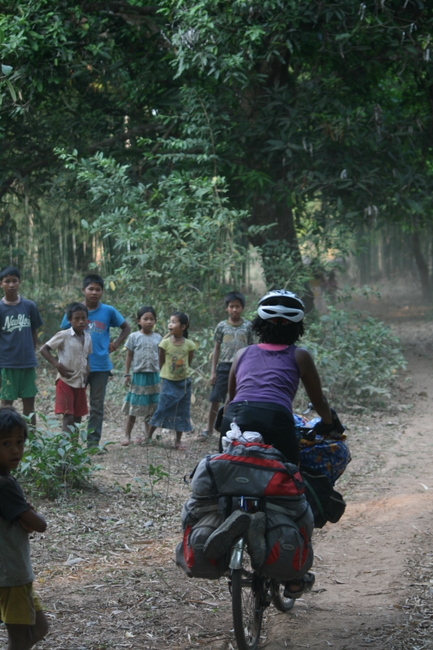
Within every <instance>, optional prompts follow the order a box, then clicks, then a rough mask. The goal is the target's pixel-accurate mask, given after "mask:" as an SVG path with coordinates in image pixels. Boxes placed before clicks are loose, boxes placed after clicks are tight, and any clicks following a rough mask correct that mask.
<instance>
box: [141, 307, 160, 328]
mask: <svg viewBox="0 0 433 650" xmlns="http://www.w3.org/2000/svg"><path fill="white" fill-rule="evenodd" d="M147 313H149V314H153V316H154V318H155V322H156V311H155V310H154V308H153V307H151V306H150V305H144V306H143V307H140V309H139V310H138V312H137V321H139V320H140V318H141V317H142V316H143V314H147ZM138 329H139V330H141V327H140V325H139V326H138Z"/></svg>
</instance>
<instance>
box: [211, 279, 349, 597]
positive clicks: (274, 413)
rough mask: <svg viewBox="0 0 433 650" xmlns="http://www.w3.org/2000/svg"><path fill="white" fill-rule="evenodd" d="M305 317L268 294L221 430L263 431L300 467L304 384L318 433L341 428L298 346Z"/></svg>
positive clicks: (281, 296)
mask: <svg viewBox="0 0 433 650" xmlns="http://www.w3.org/2000/svg"><path fill="white" fill-rule="evenodd" d="M304 315H305V307H304V303H303V302H302V300H301V299H300V298H299V297H298V296H297V295H296V294H294V293H291V292H290V291H286V290H284V289H279V290H274V291H269V292H268V293H267V294H266V295H264V296H263V297H262V298H261V299H260V300H259V304H258V310H257V316H256V317H255V319H254V320H253V321H252V330H253V332H255V333H256V334H257V335H258V337H259V343H258V344H257V345H251V346H249V347H247V348H243V349H242V350H239V352H238V353H237V354H236V356H235V358H234V360H233V365H232V368H231V371H230V375H229V385H228V398H227V402H226V407H225V411H224V416H223V420H222V425H221V438H222V436H224V435H225V434H226V432H227V431H228V430H229V428H230V424H231V423H232V422H233V421H236V424H237V425H238V427H239V428H240V429H241V431H259V432H260V433H261V434H262V436H263V440H264V442H265V443H266V444H268V445H273V446H274V447H276V448H277V449H278V450H279V451H281V452H282V453H283V454H284V455H285V456H286V458H287V459H288V460H289V461H290V462H291V463H293V464H295V465H298V464H299V443H298V440H297V437H296V433H295V423H294V419H293V413H292V402H293V399H294V397H295V394H296V391H297V389H298V385H299V380H301V382H302V384H303V386H304V388H305V390H306V393H307V395H308V397H309V399H310V401H311V403H312V404H313V407H314V409H315V410H316V412H317V413H318V415H319V416H320V417H321V418H322V421H321V422H318V423H317V424H316V426H315V431H316V432H317V433H320V434H321V435H323V434H326V433H329V432H331V431H332V430H334V428H336V427H337V426H341V423H340V421H339V420H338V416H337V415H336V413H335V411H331V409H330V407H329V404H328V402H327V399H326V397H325V395H324V394H323V391H322V386H321V383H320V377H319V374H318V372H317V369H316V366H315V364H314V361H313V358H312V357H311V355H310V353H309V352H308V351H307V350H305V349H303V348H298V347H297V346H296V345H295V343H296V341H298V339H299V338H300V337H301V336H302V335H303V333H304V322H303V319H304ZM220 445H221V442H220ZM220 451H221V448H220ZM313 582H314V576H313V574H307V575H306V576H304V580H303V581H293V584H292V583H291V584H288V585H287V593H290V595H291V596H292V597H297V596H298V595H301V594H302V592H303V590H304V589H305V588H306V587H307V586H308V587H310V586H312V584H313Z"/></svg>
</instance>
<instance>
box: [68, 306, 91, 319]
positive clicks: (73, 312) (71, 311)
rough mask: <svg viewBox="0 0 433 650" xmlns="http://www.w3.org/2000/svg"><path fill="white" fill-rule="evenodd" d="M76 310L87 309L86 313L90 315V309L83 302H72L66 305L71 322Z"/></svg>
mask: <svg viewBox="0 0 433 650" xmlns="http://www.w3.org/2000/svg"><path fill="white" fill-rule="evenodd" d="M76 311H85V312H86V314H87V315H89V310H88V309H87V307H86V305H83V303H82V302H71V304H70V305H68V306H67V307H66V318H67V319H68V321H69V322H70V321H71V318H72V314H75V312H76Z"/></svg>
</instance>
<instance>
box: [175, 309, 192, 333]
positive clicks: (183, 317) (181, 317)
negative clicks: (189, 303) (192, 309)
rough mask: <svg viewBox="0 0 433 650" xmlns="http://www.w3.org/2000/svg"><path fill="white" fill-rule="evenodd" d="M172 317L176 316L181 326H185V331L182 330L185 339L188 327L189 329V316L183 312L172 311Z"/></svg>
mask: <svg viewBox="0 0 433 650" xmlns="http://www.w3.org/2000/svg"><path fill="white" fill-rule="evenodd" d="M172 316H176V318H177V320H178V321H179V323H180V324H181V325H186V327H185V329H184V330H183V335H184V337H185V338H186V339H187V338H188V327H189V316H188V314H185V312H183V311H174V312H173V313H172Z"/></svg>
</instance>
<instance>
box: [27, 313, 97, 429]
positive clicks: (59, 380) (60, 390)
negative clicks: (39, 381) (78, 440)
mask: <svg viewBox="0 0 433 650" xmlns="http://www.w3.org/2000/svg"><path fill="white" fill-rule="evenodd" d="M87 316H88V309H87V307H86V306H85V305H83V304H82V303H81V302H73V303H72V304H71V305H69V307H68V308H67V310H66V318H67V319H68V322H69V323H70V325H71V327H70V328H69V329H67V330H60V332H57V334H55V335H54V336H53V337H52V338H51V339H50V340H49V341H47V343H45V345H43V346H42V347H41V349H40V353H41V354H42V356H43V357H44V359H46V360H47V361H48V362H49V363H51V365H52V366H54V367H55V368H57V371H58V375H57V377H56V404H55V407H54V412H55V413H61V414H62V415H63V423H62V429H63V431H69V432H71V431H73V430H74V429H75V425H76V424H79V423H80V422H81V418H82V417H83V415H87V413H88V410H87V398H86V380H87V376H88V374H89V354H90V353H91V352H92V339H91V338H90V334H89V333H88V332H86V327H87ZM51 350H56V351H57V359H56V358H55V357H53V355H52V354H51Z"/></svg>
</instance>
